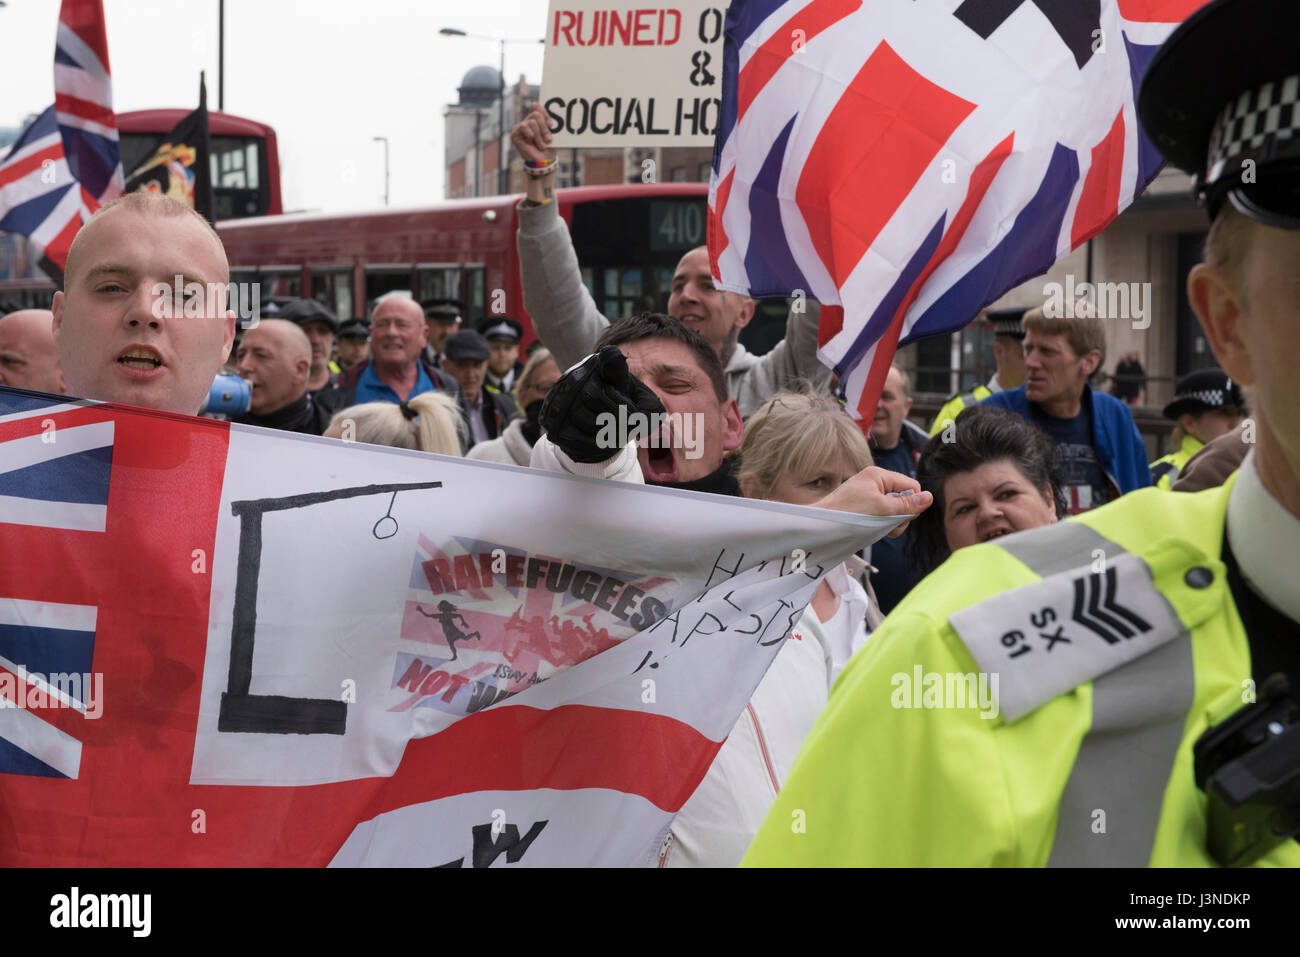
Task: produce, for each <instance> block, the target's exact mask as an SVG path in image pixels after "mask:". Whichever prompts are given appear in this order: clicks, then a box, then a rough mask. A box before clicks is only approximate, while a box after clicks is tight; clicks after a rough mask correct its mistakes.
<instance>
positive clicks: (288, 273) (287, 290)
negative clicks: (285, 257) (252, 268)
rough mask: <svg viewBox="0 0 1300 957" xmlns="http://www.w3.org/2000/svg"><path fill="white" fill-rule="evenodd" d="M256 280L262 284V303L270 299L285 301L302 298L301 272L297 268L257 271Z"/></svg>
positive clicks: (285, 267) (283, 267) (284, 267)
mask: <svg viewBox="0 0 1300 957" xmlns="http://www.w3.org/2000/svg"><path fill="white" fill-rule="evenodd" d="M257 278H258V281H260V282H261V284H262V302H266V301H267V300H268V299H271V298H272V297H274V298H276V299H286V298H300V297H301V296H302V270H301V269H299V268H298V267H297V266H272V267H270V268H269V269H268V268H263V269H260V270H258V273H257Z"/></svg>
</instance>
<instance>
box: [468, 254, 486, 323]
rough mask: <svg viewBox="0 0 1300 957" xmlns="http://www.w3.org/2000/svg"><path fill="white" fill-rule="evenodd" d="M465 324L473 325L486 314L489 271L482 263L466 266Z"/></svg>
mask: <svg viewBox="0 0 1300 957" xmlns="http://www.w3.org/2000/svg"><path fill="white" fill-rule="evenodd" d="M463 298H464V303H465V313H466V314H465V324H466V325H467V326H473V325H475V324H476V323H478V321H479V320H480V319H482V318H483V317H484V316H485V315H487V309H486V307H485V304H486V303H487V273H486V269H485V267H484V266H482V265H474V266H466V267H465V295H464V297H463Z"/></svg>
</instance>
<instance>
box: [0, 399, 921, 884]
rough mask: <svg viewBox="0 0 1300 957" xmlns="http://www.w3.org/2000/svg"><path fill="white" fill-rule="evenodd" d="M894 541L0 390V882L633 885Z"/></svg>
mask: <svg viewBox="0 0 1300 957" xmlns="http://www.w3.org/2000/svg"><path fill="white" fill-rule="evenodd" d="M894 524H896V520H892V519H879V518H874V519H873V518H865V517H861V516H855V515H849V514H846V513H842V512H833V511H826V510H821V509H810V508H799V507H795V506H786V505H780V504H776V503H768V502H758V501H752V500H747V499H725V500H724V499H719V498H718V497H716V496H711V495H704V494H699V493H690V492H679V491H676V490H669V489H657V488H651V487H648V486H643V485H630V484H623V483H616V482H603V481H596V480H590V479H582V478H576V477H574V476H568V475H556V474H552V473H548V472H541V471H535V470H528V469H516V468H513V467H508V466H500V465H493V464H489V463H483V462H467V461H465V460H463V459H450V458H445V457H442V456H430V455H423V454H420V453H415V452H408V451H404V450H399V449H388V448H379V447H375V446H364V445H359V444H356V443H344V442H337V441H335V440H332V439H323V438H317V437H314V436H300V435H293V434H288V433H283V432H275V431H271V430H266V429H259V428H254V427H251V426H240V425H232V424H230V423H226V422H216V421H212V420H209V419H197V418H191V417H189V416H180V415H172V414H167V413H158V412H148V411H144V410H139V409H130V408H127V407H121V406H114V405H111V404H87V403H83V402H80V401H77V400H63V399H60V398H58V397H53V396H39V395H35V394H33V393H25V392H20V391H17V390H13V389H9V388H6V387H0V866H10V865H17V866H54V867H66V866H83V865H91V866H160V865H165V866H184V865H203V866H221V865H230V866H265V865H288V866H310V865H326V864H333V865H369V864H391V865H402V866H430V865H450V866H467V867H468V866H478V867H486V866H488V865H495V866H500V865H503V864H524V865H567V866H572V865H583V864H589V865H647V864H651V863H653V862H654V861H655V860H656V859H657V855H658V852H659V849H660V846H661V844H662V841H663V838H664V835H665V834H666V833H667V830H668V828H669V825H670V823H671V821H672V818H673V816H674V815H675V813H676V812H677V810H678V809H679V808H681V806H682V805H683V804H684V803H685V802H686V800H687V798H689V797H690V795H691V794H692V792H693V791H694V790H695V787H696V785H697V784H698V782H699V781H700V780H701V778H702V777H703V775H704V774H705V771H706V770H707V769H708V767H709V765H710V764H711V762H712V760H713V757H714V755H715V754H716V753H717V750H718V748H719V747H720V745H721V742H722V740H723V739H724V738H725V737H726V735H727V734H728V733H729V732H730V731H731V729H732V727H733V725H734V724H735V722H736V720H737V718H738V716H739V715H740V713H741V712H742V711H743V710H744V707H745V704H746V702H747V701H748V699H749V697H750V696H751V695H752V694H753V691H754V689H755V687H756V686H757V685H758V682H759V680H760V679H761V678H762V675H763V673H764V671H765V670H766V669H767V667H768V665H769V664H770V663H771V661H772V659H773V658H774V657H775V656H776V654H777V652H778V651H779V649H780V648H781V647H782V646H783V645H784V642H785V641H786V640H787V636H788V635H789V633H790V628H791V626H792V625H793V623H794V622H795V621H796V620H797V619H798V617H799V615H800V614H801V612H802V610H803V608H804V607H805V605H806V604H807V602H808V601H809V600H810V598H811V597H812V594H813V592H814V591H815V589H816V588H817V586H818V584H819V582H820V580H821V573H822V572H823V571H825V570H826V569H828V568H830V567H833V566H834V565H835V564H838V563H839V562H840V561H842V560H843V559H844V558H846V557H847V556H848V555H849V554H850V553H852V552H853V551H855V550H857V549H859V548H861V547H863V546H864V545H865V544H867V543H868V542H870V541H873V540H875V539H876V538H879V537H880V536H881V535H883V534H884V533H885V532H886V531H887V530H888V529H889V528H890V527H892V526H893V525H894ZM796 545H797V546H798V548H797V549H795V546H796Z"/></svg>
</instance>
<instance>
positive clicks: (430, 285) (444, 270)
mask: <svg viewBox="0 0 1300 957" xmlns="http://www.w3.org/2000/svg"><path fill="white" fill-rule="evenodd" d="M415 290H416V298H417V299H418V300H419V301H420V302H424V301H426V300H428V299H459V298H460V264H459V263H449V264H447V265H426V264H423V263H421V264H418V265H417V266H416V267H415Z"/></svg>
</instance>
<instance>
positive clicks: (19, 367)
mask: <svg viewBox="0 0 1300 957" xmlns="http://www.w3.org/2000/svg"><path fill="white" fill-rule="evenodd" d="M53 325H54V317H53V316H52V315H51V314H50V313H49V311H48V310H45V309H23V310H20V311H19V312H11V313H9V315H7V316H4V317H3V318H0V385H8V386H13V387H14V388H15V389H28V390H30V391H32V392H56V393H57V392H63V374H62V373H61V372H60V371H59V348H58V346H57V345H55V343H54V332H53Z"/></svg>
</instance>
